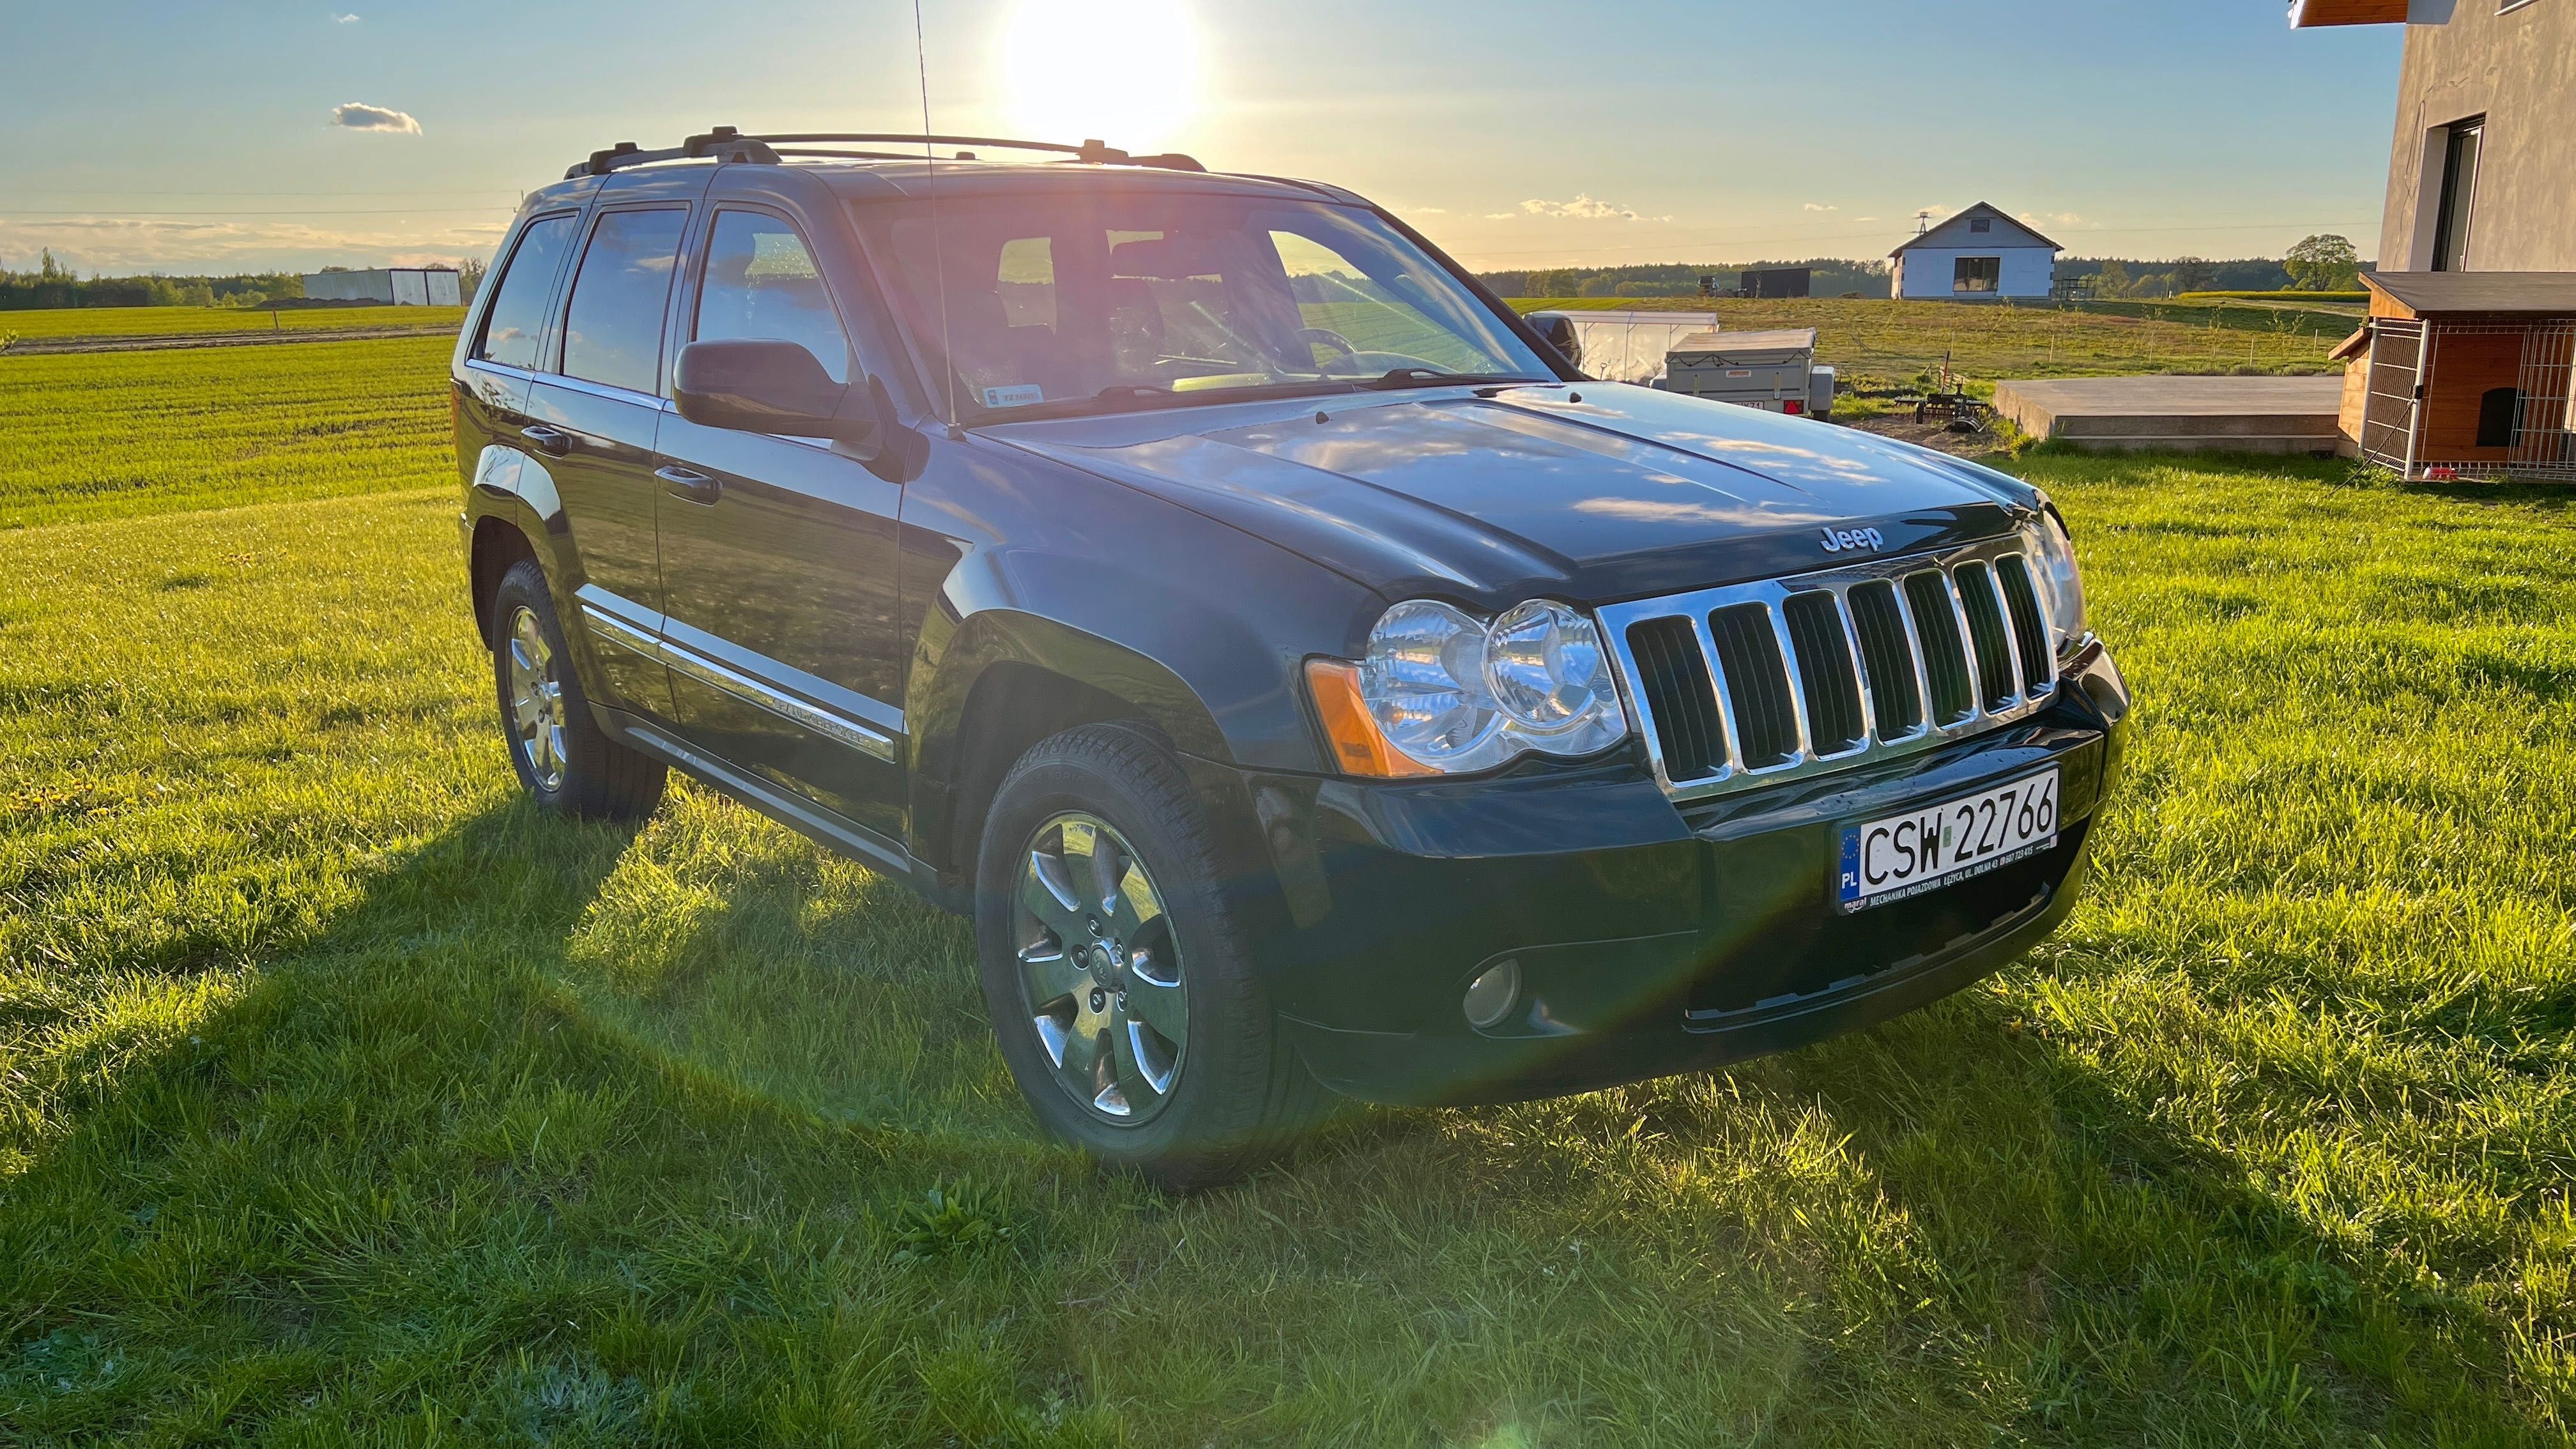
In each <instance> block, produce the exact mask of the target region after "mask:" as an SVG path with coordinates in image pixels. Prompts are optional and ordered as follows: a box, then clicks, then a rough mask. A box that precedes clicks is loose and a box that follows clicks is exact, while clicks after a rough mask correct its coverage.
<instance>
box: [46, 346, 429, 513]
mask: <svg viewBox="0 0 2576 1449" xmlns="http://www.w3.org/2000/svg"><path fill="white" fill-rule="evenodd" d="M131 310H134V311H138V312H144V311H167V310H178V309H172V308H147V307H138V308H134V309H131ZM453 345H454V344H453V342H452V341H451V340H450V339H447V338H441V337H421V338H398V339H380V340H373V341H365V342H313V343H300V344H297V345H295V346H291V347H216V348H202V349H192V348H181V349H176V350H172V351H166V352H123V353H98V354H86V355H84V354H70V355H57V356H51V357H7V356H0V529H9V528H23V527H26V526H28V525H30V524H37V523H53V522H59V521H62V520H66V519H74V518H103V517H111V516H115V515H119V514H126V513H132V512H137V511H161V510H166V509H174V508H206V507H213V506H217V505H220V504H229V503H249V502H257V501H261V500H266V499H284V498H313V497H322V496H327V495H331V494H341V493H363V492H372V491H377V490H381V489H387V488H419V487H423V486H426V485H428V484H430V483H433V482H436V481H437V480H438V479H439V478H440V476H442V474H446V475H448V476H453V475H452V472H450V470H452V469H453V468H454V466H455V464H454V461H453V449H452V447H451V445H450V443H449V441H448V437H447V397H446V391H447V384H446V375H447V358H448V354H449V352H450V350H451V349H452V347H453Z"/></svg>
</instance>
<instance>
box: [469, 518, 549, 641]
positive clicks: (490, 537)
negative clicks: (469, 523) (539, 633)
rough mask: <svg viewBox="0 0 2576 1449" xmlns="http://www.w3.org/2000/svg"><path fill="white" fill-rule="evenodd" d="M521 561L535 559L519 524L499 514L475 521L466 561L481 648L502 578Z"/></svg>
mask: <svg viewBox="0 0 2576 1449" xmlns="http://www.w3.org/2000/svg"><path fill="white" fill-rule="evenodd" d="M523 559H536V560H537V566H538V567H539V568H543V567H545V563H544V560H542V559H538V556H537V548H536V545H535V544H533V543H531V542H529V540H528V535H527V533H526V532H525V531H524V530H522V529H521V528H520V527H519V525H518V524H516V523H514V522H512V521H511V520H509V519H507V518H504V517H501V516H499V515H498V514H491V513H487V514H485V515H483V516H482V517H481V518H478V519H476V520H474V543H473V547H472V548H471V549H470V550H469V551H468V554H467V558H466V571H467V578H468V579H469V580H470V583H469V585H468V586H469V587H470V588H471V589H472V590H473V594H474V632H475V634H476V635H477V636H478V637H480V638H481V639H482V640H483V642H484V644H486V645H487V646H488V645H490V644H491V643H492V642H493V640H492V628H493V618H492V597H493V595H494V594H497V593H498V592H500V589H501V576H502V575H504V574H506V573H508V572H509V571H510V570H511V568H512V567H513V566H515V565H516V564H518V563H519V562H520V561H521V560H523Z"/></svg>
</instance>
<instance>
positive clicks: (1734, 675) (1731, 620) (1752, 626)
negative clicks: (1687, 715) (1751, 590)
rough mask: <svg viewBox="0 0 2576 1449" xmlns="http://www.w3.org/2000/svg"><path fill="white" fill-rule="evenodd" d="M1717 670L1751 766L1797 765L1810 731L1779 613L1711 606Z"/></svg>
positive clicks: (1756, 606) (1766, 608)
mask: <svg viewBox="0 0 2576 1449" xmlns="http://www.w3.org/2000/svg"><path fill="white" fill-rule="evenodd" d="M1708 630H1709V634H1710V637H1711V638H1713V639H1714V640H1715V641H1716V650H1715V652H1714V653H1712V654H1711V655H1710V657H1711V658H1712V659H1714V660H1716V661H1717V669H1716V670H1715V671H1713V672H1714V673H1715V674H1716V675H1717V676H1718V677H1719V678H1722V679H1724V680H1725V681H1726V684H1727V691H1726V692H1727V695H1728V704H1729V705H1730V710H1729V714H1728V719H1729V721H1730V722H1731V723H1732V724H1733V725H1734V726H1735V728H1734V731H1733V736H1734V739H1735V742H1736V749H1737V751H1738V752H1739V753H1741V754H1742V756H1743V758H1744V767H1745V768H1746V769H1748V770H1776V769H1779V768H1781V767H1782V766H1786V765H1794V764H1796V763H1798V761H1799V759H1800V758H1801V757H1802V756H1803V755H1804V754H1805V753H1806V750H1805V743H1806V738H1807V732H1806V730H1805V729H1804V728H1803V727H1802V724H1801V722H1800V720H1799V718H1798V715H1797V713H1796V710H1795V703H1796V699H1797V688H1796V686H1795V684H1793V683H1792V682H1791V680H1790V678H1789V668H1788V660H1787V650H1786V648H1785V647H1784V641H1783V640H1782V638H1781V636H1780V634H1779V632H1778V624H1777V621H1776V616H1775V615H1774V614H1773V612H1772V610H1771V609H1770V607H1769V606H1768V605H1765V604H1737V605H1734V606H1732V607H1729V608H1724V609H1718V610H1714V611H1712V612H1711V613H1710V614H1709V616H1708Z"/></svg>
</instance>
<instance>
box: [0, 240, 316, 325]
mask: <svg viewBox="0 0 2576 1449" xmlns="http://www.w3.org/2000/svg"><path fill="white" fill-rule="evenodd" d="M303 295H304V279H303V278H302V277H300V276H298V275H296V274H295V273H292V272H253V273H245V274H243V275H240V276H232V277H161V276H151V277H106V276H97V275H92V276H88V277H83V276H81V275H80V274H79V273H77V272H75V271H73V270H72V269H71V268H70V267H66V266H64V265H63V264H62V263H60V262H57V261H55V260H54V254H53V253H52V252H51V251H47V252H45V253H44V254H43V256H42V257H41V258H39V259H38V261H37V263H36V269H35V270H34V271H31V272H13V271H10V270H8V269H7V268H5V267H0V311H5V312H32V311H38V310H42V309H48V308H55V307H256V306H258V305H259V304H260V303H262V302H267V301H271V300H274V299H276V298H280V297H301V296H303Z"/></svg>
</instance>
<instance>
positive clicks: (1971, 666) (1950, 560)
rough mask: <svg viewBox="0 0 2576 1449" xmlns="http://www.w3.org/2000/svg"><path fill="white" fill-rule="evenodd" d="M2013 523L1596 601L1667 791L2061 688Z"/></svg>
mask: <svg viewBox="0 0 2576 1449" xmlns="http://www.w3.org/2000/svg"><path fill="white" fill-rule="evenodd" d="M2020 547H2021V544H2020V540H2018V539H2017V538H2004V539H1996V540H1992V541H1990V542H1987V543H1982V544H1972V545H1970V546H1968V547H1966V548H1962V549H1957V550H1954V551H1952V552H1950V553H1948V554H1944V555H1940V556H1935V557H1926V556H1919V555H1918V556H1916V557H1913V558H1899V559H1880V560H1873V561H1871V562H1869V563H1864V564H1856V565H1848V566H1845V567H1842V568H1837V569H1831V570H1828V571H1825V572H1822V573H1814V574H1806V575H1801V576H1799V577H1796V578H1788V579H1771V580H1765V581H1762V582H1759V583H1751V584H1737V585H1732V586H1730V587H1727V588H1720V589H1707V590H1703V591H1701V592H1698V593H1692V594H1680V595H1674V596H1671V597H1667V598H1661V599H1647V600H1642V601H1640V602H1637V603H1632V604H1617V605H1613V606H1611V607H1609V608H1606V609H1603V610H1601V625H1602V632H1603V635H1604V637H1605V638H1606V639H1607V640H1608V641H1609V643H1610V650H1611V655H1612V657H1613V659H1614V661H1615V662H1616V664H1617V666H1618V670H1619V680H1620V684H1621V686H1622V688H1623V689H1624V690H1625V691H1626V692H1627V695H1628V698H1629V703H1630V705H1631V707H1632V709H1633V711H1634V716H1635V718H1636V719H1637V720H1638V721H1639V724H1640V727H1641V728H1642V729H1643V731H1644V733H1645V737H1646V749H1647V753H1648V755H1649V756H1650V758H1651V759H1652V760H1653V762H1654V767H1655V773H1656V777H1657V778H1658V779H1659V780H1661V781H1662V782H1663V785H1664V789H1665V791H1666V792H1667V793H1669V794H1671V795H1672V796H1673V797H1674V798H1676V799H1695V798H1698V797H1702V796H1707V795H1715V794H1722V793H1725V792H1727V791H1730V790H1737V789H1745V788H1749V787H1751V786H1753V785H1756V784H1760V783H1766V782H1769V781H1772V780H1781V779H1794V778H1796V777H1798V776H1801V775H1809V774H1819V773H1822V772H1824V771H1827V770H1833V769H1839V768H1842V767H1844V766H1846V765H1852V764H1858V763H1861V762H1863V761H1867V760H1873V759H1880V758H1884V757H1887V756H1891V755H1898V754H1905V753H1909V752H1911V751H1914V750H1918V749H1923V748H1927V747H1929V746H1931V745H1934V744H1937V743H1939V742H1940V741H1942V740H1945V739H1955V738H1958V737H1960V736H1962V735H1967V734H1974V733H1976V732H1979V731H1981V730H1987V729H1992V728H1994V727H1995V726H1997V725H2001V724H2008V723H2010V722H2011V721H2013V720H2016V719H2020V718H2022V717H2023V716H2025V715H2028V714H2030V713H2032V712H2034V711H2036V710H2037V709H2039V708H2040V706H2041V705H2042V704H2044V703H2046V701H2047V700H2048V698H2049V696H2050V695H2051V694H2053V693H2054V692H2055V691H2056V688H2057V644H2058V642H2059V641H2057V640H2055V639H2054V638H2053V637H2052V631H2051V629H2050V626H2049V623H2048V613H2047V610H2046V609H2044V608H2043V607H2042V606H2041V603H2040V598H2039V594H2038V591H2037V588H2036V586H2035V584H2034V582H2033V576H2032V573H2031V569H2030V564H2029V562H2028V560H2026V559H2025V558H2024V557H2023V556H2022V554H2021V553H2020V552H2019V549H2020Z"/></svg>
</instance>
